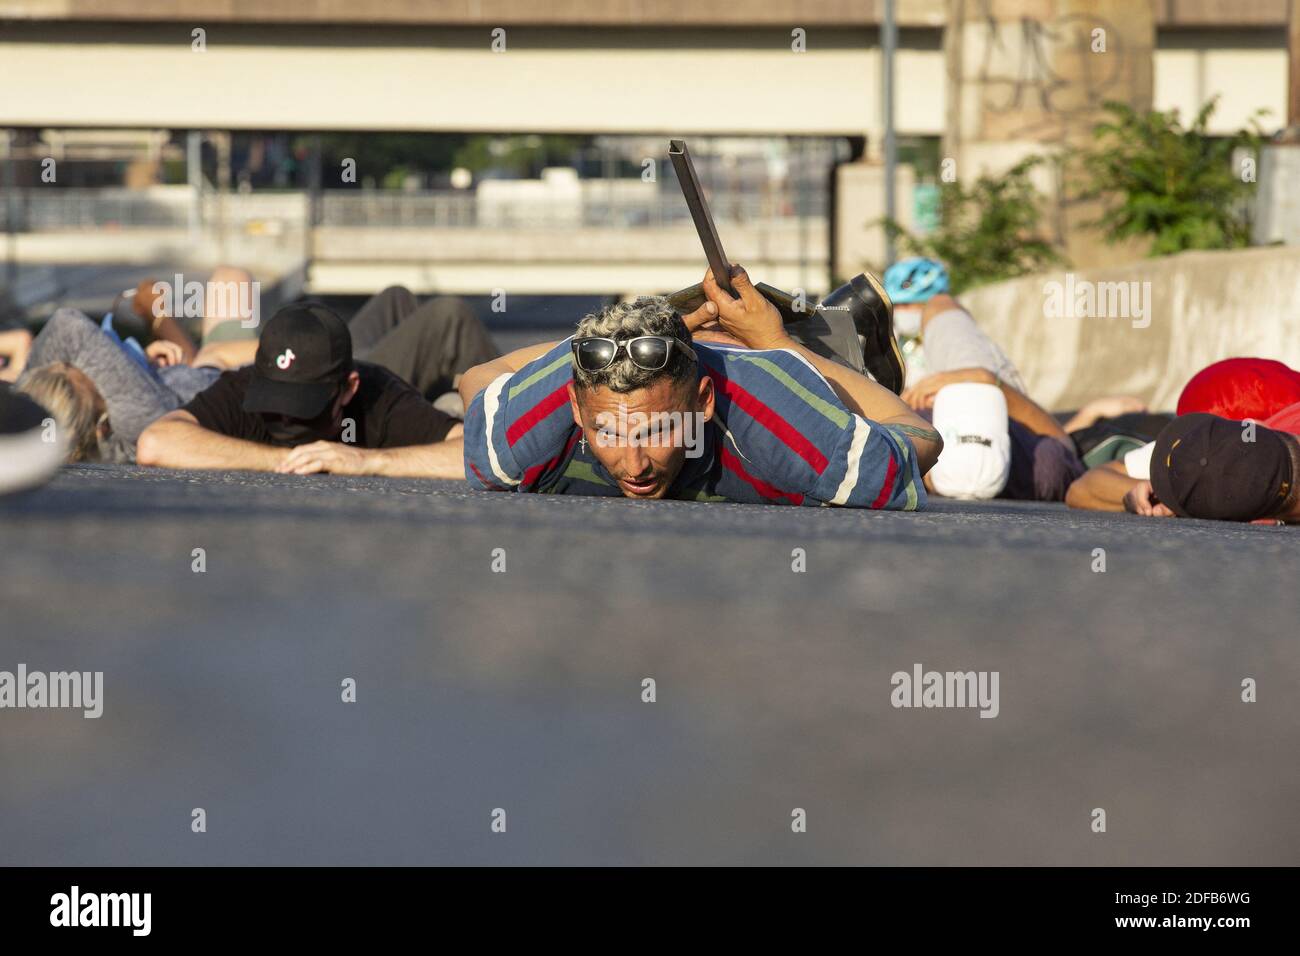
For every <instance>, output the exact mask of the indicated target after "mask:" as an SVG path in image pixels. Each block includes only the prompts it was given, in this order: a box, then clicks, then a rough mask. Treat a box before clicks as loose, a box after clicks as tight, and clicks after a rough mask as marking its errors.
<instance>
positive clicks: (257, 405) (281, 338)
mask: <svg viewBox="0 0 1300 956" xmlns="http://www.w3.org/2000/svg"><path fill="white" fill-rule="evenodd" d="M351 371H352V336H351V334H349V332H348V327H347V325H346V324H345V323H344V322H343V320H342V319H340V318H339V317H338V316H337V315H335V314H334V313H333V312H331V311H330V310H329V309H327V308H326V307H325V306H323V305H320V304H319V303H314V302H308V303H303V304H301V305H291V306H286V307H285V308H283V309H281V310H280V311H278V312H276V313H275V315H273V316H271V318H270V320H269V321H268V322H267V323H266V326H265V327H264V328H263V329H262V335H261V338H260V340H259V341H258V343H257V357H256V359H254V361H253V375H252V379H251V380H250V382H249V385H248V391H247V392H246V393H245V394H244V411H246V412H254V413H257V414H262V415H287V416H288V417H290V418H299V419H311V418H315V417H316V416H317V415H319V414H320V413H321V412H323V411H324V410H325V408H326V406H327V405H328V404H329V403H330V400H331V399H332V398H333V397H334V396H335V395H337V394H338V390H339V388H340V387H341V386H342V384H343V382H344V380H345V379H346V378H347V377H348V373H349V372H351Z"/></svg>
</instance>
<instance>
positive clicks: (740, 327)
mask: <svg viewBox="0 0 1300 956" xmlns="http://www.w3.org/2000/svg"><path fill="white" fill-rule="evenodd" d="M731 285H732V287H733V288H734V289H735V290H736V293H737V296H738V298H737V297H733V296H730V295H728V294H727V293H726V292H724V291H723V290H722V288H721V287H720V286H719V285H718V283H717V281H716V280H715V279H714V278H713V270H712V269H710V270H709V271H708V272H707V273H705V275H704V294H705V295H706V296H707V297H708V300H709V301H708V303H706V304H705V305H704V306H702V307H701V308H699V309H696V310H695V311H694V312H692V313H691V314H690V315H689V316H687V318H686V325H687V327H688V328H690V329H691V331H692V332H693V331H695V329H696V328H698V327H699V326H702V325H704V324H705V323H706V322H709V321H713V320H714V319H716V320H717V322H718V324H719V325H721V326H722V329H723V331H725V332H727V333H728V334H730V335H733V336H735V337H736V338H737V339H739V340H740V341H741V342H743V343H744V344H745V345H747V346H748V347H749V348H751V349H784V348H789V347H790V346H791V340H790V336H788V335H787V334H786V331H785V325H784V324H783V323H782V321H781V313H780V312H778V311H777V309H776V306H774V305H773V304H772V303H771V302H768V301H767V299H765V298H763V294H762V293H761V292H759V291H758V290H757V289H755V288H754V285H753V283H752V282H750V281H749V273H747V272H746V271H745V270H744V269H742V268H741V267H740V266H737V265H733V266H732V267H731ZM709 305H712V306H713V307H714V309H715V310H716V311H715V312H710V311H708V306H709ZM692 322H694V325H692Z"/></svg>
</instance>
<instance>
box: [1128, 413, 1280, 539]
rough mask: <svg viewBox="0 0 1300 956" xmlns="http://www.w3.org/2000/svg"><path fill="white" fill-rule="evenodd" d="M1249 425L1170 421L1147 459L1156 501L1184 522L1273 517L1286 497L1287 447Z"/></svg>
mask: <svg viewBox="0 0 1300 956" xmlns="http://www.w3.org/2000/svg"><path fill="white" fill-rule="evenodd" d="M1248 426H1249V423H1248V422H1239V421H1234V420H1233V419H1231V418H1220V417H1219V416H1218V415H1207V414H1204V413H1196V414H1192V415H1180V416H1179V417H1178V418H1175V419H1174V420H1173V421H1172V422H1170V423H1169V424H1168V425H1166V426H1165V427H1164V429H1162V430H1161V432H1160V434H1159V435H1158V436H1156V446H1155V451H1154V452H1153V453H1152V456H1151V488H1152V490H1153V491H1154V492H1155V493H1156V497H1158V498H1159V499H1160V501H1161V502H1163V503H1164V504H1166V505H1168V506H1169V508H1170V510H1172V511H1173V512H1174V513H1175V514H1177V515H1181V516H1182V517H1184V518H1216V519H1219V520H1221V521H1254V520H1256V519H1258V518H1268V517H1271V516H1273V515H1275V514H1277V513H1278V511H1279V510H1281V508H1282V506H1283V505H1284V504H1286V501H1287V497H1288V495H1290V493H1291V483H1292V480H1293V478H1294V476H1293V474H1292V471H1293V469H1292V464H1291V448H1290V446H1289V444H1288V443H1287V440H1286V437H1284V436H1283V435H1282V434H1281V433H1280V432H1276V431H1274V430H1273V429H1271V428H1265V427H1264V426H1263V425H1255V426H1253V427H1248ZM1252 439H1253V440H1252Z"/></svg>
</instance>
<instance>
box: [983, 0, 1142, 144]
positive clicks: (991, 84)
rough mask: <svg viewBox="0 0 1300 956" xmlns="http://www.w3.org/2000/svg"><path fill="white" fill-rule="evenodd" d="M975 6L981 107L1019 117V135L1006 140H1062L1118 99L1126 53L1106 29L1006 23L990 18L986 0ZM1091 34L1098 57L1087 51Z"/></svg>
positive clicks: (1076, 21)
mask: <svg viewBox="0 0 1300 956" xmlns="http://www.w3.org/2000/svg"><path fill="white" fill-rule="evenodd" d="M980 3H981V19H982V20H983V22H984V25H985V26H984V29H983V30H982V31H979V32H980V34H981V46H982V56H981V58H980V66H979V73H978V79H977V82H978V83H979V85H980V87H981V88H982V105H983V107H984V109H985V110H986V111H988V112H990V113H995V114H1003V115H1005V114H1016V113H1022V114H1024V116H1025V125H1024V126H1023V127H1022V128H1019V129H1016V130H1008V131H1006V132H1004V135H1009V136H1012V137H1024V138H1029V139H1038V140H1043V141H1049V140H1053V139H1056V140H1060V139H1064V138H1065V135H1066V131H1067V130H1068V129H1069V128H1070V127H1071V126H1072V125H1073V124H1075V123H1078V122H1080V121H1084V122H1091V120H1092V118H1093V114H1095V113H1096V111H1097V110H1098V109H1099V108H1100V107H1101V104H1102V103H1103V102H1104V101H1106V100H1107V99H1110V98H1112V97H1113V96H1115V95H1116V94H1118V93H1119V90H1118V87H1119V85H1120V79H1121V71H1122V69H1123V55H1124V51H1123V48H1122V37H1121V36H1120V33H1119V31H1118V30H1116V29H1115V28H1114V27H1113V25H1112V24H1110V23H1108V22H1107V21H1105V20H1102V19H1100V18H1098V17H1093V16H1088V15H1086V14H1080V13H1071V14H1064V15H1062V16H1059V17H1055V18H1053V19H1051V20H1037V19H1034V18H1033V17H1021V18H1020V20H1019V22H1018V23H1017V24H1009V23H1007V22H1006V21H1001V22H999V21H997V20H995V19H994V17H993V14H992V8H991V5H990V4H991V0H980ZM1097 30H1104V31H1105V33H1104V36H1105V37H1106V42H1107V47H1106V52H1104V53H1094V52H1093V48H1094V42H1095V37H1096V33H1095V31H1097Z"/></svg>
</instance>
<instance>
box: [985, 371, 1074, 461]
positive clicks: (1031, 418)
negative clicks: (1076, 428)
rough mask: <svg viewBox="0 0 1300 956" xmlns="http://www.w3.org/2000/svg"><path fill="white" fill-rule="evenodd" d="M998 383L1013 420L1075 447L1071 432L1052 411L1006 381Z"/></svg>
mask: <svg viewBox="0 0 1300 956" xmlns="http://www.w3.org/2000/svg"><path fill="white" fill-rule="evenodd" d="M998 384H999V385H1000V386H1001V388H1002V394H1003V395H1005V396H1006V397H1007V415H1008V416H1010V417H1011V419H1012V420H1014V421H1017V422H1019V423H1020V424H1022V425H1024V426H1025V427H1026V428H1028V429H1029V430H1030V431H1031V432H1033V433H1034V434H1035V435H1046V436H1047V437H1048V438H1055V439H1056V440H1057V441H1059V442H1060V443H1061V444H1063V445H1065V446H1066V447H1067V448H1071V449H1072V448H1074V442H1073V441H1071V440H1070V436H1069V434H1067V433H1066V431H1065V429H1064V428H1062V427H1061V423H1060V422H1058V421H1057V420H1056V418H1055V417H1053V416H1052V414H1051V413H1050V412H1048V411H1047V410H1046V409H1044V408H1042V407H1041V406H1040V405H1038V404H1037V403H1036V402H1034V400H1033V399H1031V398H1030V397H1029V396H1028V395H1026V394H1025V393H1024V392H1021V391H1018V390H1017V389H1015V388H1012V387H1011V386H1010V385H1008V384H1007V383H1006V382H999V383H998Z"/></svg>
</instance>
